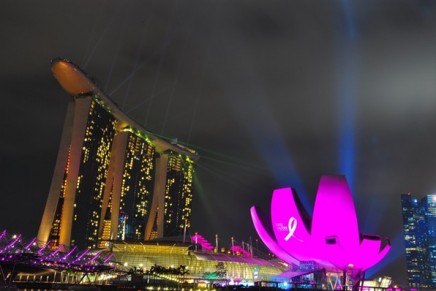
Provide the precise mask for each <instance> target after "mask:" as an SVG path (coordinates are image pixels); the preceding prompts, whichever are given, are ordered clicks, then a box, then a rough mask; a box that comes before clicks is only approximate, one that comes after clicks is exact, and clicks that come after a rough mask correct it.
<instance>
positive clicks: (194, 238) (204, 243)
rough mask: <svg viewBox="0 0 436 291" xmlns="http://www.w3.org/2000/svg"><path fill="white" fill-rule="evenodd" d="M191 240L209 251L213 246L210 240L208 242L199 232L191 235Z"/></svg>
mask: <svg viewBox="0 0 436 291" xmlns="http://www.w3.org/2000/svg"><path fill="white" fill-rule="evenodd" d="M191 242H193V243H196V244H199V245H200V246H201V247H202V248H203V249H205V250H208V251H211V250H213V246H212V244H211V243H210V242H208V241H207V240H206V239H205V238H204V237H203V236H201V235H200V234H197V233H196V234H195V235H193V236H191Z"/></svg>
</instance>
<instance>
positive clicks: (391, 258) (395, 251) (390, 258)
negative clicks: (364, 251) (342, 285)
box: [366, 232, 404, 278]
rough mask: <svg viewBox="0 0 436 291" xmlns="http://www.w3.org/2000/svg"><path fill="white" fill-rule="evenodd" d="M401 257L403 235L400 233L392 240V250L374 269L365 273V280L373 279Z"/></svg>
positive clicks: (402, 253)
mask: <svg viewBox="0 0 436 291" xmlns="http://www.w3.org/2000/svg"><path fill="white" fill-rule="evenodd" d="M403 255H404V237H403V234H402V233H401V232H400V233H398V234H397V235H396V236H395V238H394V239H393V241H392V248H391V250H390V251H389V253H388V254H387V255H386V257H385V258H384V259H383V260H382V261H381V262H379V263H378V264H376V265H375V266H374V267H372V268H371V269H368V270H367V271H366V277H367V278H372V277H374V276H375V275H377V274H378V273H379V272H380V271H382V270H383V269H384V268H386V267H387V266H389V265H391V264H393V263H394V262H396V261H397V260H398V259H399V258H401V257H402V256H403Z"/></svg>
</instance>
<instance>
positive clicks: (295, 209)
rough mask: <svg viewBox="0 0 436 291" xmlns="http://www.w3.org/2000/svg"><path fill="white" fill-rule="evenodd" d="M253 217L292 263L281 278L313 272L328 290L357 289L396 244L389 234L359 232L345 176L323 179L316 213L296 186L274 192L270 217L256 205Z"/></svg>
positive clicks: (259, 230)
mask: <svg viewBox="0 0 436 291" xmlns="http://www.w3.org/2000/svg"><path fill="white" fill-rule="evenodd" d="M251 216H252V220H253V223H254V227H255V228H256V231H257V233H258V234H259V236H260V238H261V239H262V240H263V242H264V243H265V245H266V246H267V247H268V248H269V249H270V250H271V252H272V253H274V254H275V255H276V256H277V257H278V258H280V259H282V260H283V261H285V262H286V263H287V264H289V271H288V272H286V273H284V274H282V277H289V278H292V277H302V276H306V278H307V275H308V274H309V275H312V277H310V280H316V281H321V282H317V285H319V284H321V285H323V286H325V288H327V289H337V288H341V289H342V288H344V287H349V288H350V289H351V288H357V287H358V285H359V282H361V281H362V280H364V277H365V271H366V270H367V269H368V268H370V267H372V266H374V265H375V264H377V263H378V262H379V261H381V260H382V259H383V257H384V256H385V255H386V254H387V253H388V252H389V250H390V248H391V245H390V242H389V240H388V239H387V238H385V237H382V236H379V235H374V234H364V233H361V232H360V231H359V226H358V221H357V215H356V210H355V207H354V202H353V197H352V195H351V191H350V188H349V186H348V183H347V181H346V179H345V177H343V176H323V177H322V178H321V181H320V183H319V186H318V191H317V195H316V199H315V205H314V209H313V215H312V216H310V215H309V214H308V213H307V211H306V209H305V208H304V207H303V205H302V203H301V202H300V199H299V198H298V195H297V193H296V191H295V190H294V189H292V188H281V189H277V190H275V191H274V192H273V196H272V201H271V217H270V219H269V220H268V219H266V218H265V216H263V214H262V213H261V212H260V210H259V209H258V208H257V207H256V206H253V207H252V208H251ZM313 274H322V275H321V276H319V275H318V276H314V275H313ZM315 277H316V278H315ZM300 280H301V278H300Z"/></svg>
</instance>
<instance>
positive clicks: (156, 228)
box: [38, 59, 199, 248]
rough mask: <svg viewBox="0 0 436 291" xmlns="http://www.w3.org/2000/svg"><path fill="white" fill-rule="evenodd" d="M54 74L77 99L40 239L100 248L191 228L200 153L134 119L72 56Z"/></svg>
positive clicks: (71, 108) (68, 119)
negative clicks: (121, 241)
mask: <svg viewBox="0 0 436 291" xmlns="http://www.w3.org/2000/svg"><path fill="white" fill-rule="evenodd" d="M52 72H53V74H54V76H55V78H56V79H57V80H58V82H59V83H60V84H61V86H62V87H63V88H64V89H65V91H67V92H68V93H69V94H71V95H72V96H73V101H72V102H71V103H70V105H69V107H68V110H67V114H66V118H65V123H64V129H63V133H62V137H61V143H60V146H59V152H58V157H57V162H56V166H55V170H54V174H53V178H52V183H51V186H50V190H49V195H48V199H47V203H46V207H45V210H44V214H43V217H42V220H41V225H40V228H39V232H38V240H39V241H40V242H41V243H45V242H50V244H51V245H52V246H59V245H64V246H66V247H69V246H71V245H78V246H80V247H93V248H94V247H99V246H103V245H104V244H105V242H107V241H108V240H130V241H141V240H147V239H151V238H156V237H164V236H174V235H180V234H181V233H182V232H183V230H184V229H185V228H189V226H190V219H191V202H192V177H193V172H194V162H195V161H197V160H198V158H199V156H198V155H197V153H196V152H194V151H193V150H191V149H189V148H186V147H184V146H182V145H179V144H177V143H170V142H168V141H166V140H163V139H161V138H158V137H156V136H155V135H153V134H152V133H151V132H148V131H147V130H145V129H144V128H143V127H141V126H140V125H138V124H137V123H136V122H134V121H133V120H131V119H130V118H129V117H127V116H126V115H125V114H124V113H123V112H122V111H121V110H120V109H119V108H118V106H116V105H115V104H114V103H113V102H112V101H111V100H110V99H109V98H108V97H107V96H106V95H105V94H104V93H103V92H101V91H100V90H99V89H98V87H97V86H96V85H95V84H94V83H93V82H92V81H91V80H90V79H89V78H88V77H87V76H86V74H85V73H83V72H82V71H81V70H80V69H79V68H78V67H77V66H76V65H74V64H73V63H71V62H70V61H67V60H61V59H58V60H54V61H53V62H52Z"/></svg>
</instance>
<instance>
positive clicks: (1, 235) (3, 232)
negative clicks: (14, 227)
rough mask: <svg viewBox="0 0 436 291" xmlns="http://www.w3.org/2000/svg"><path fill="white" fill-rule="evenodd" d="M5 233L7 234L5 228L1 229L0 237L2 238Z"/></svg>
mask: <svg viewBox="0 0 436 291" xmlns="http://www.w3.org/2000/svg"><path fill="white" fill-rule="evenodd" d="M6 234H7V232H6V230H3V231H2V233H1V234H0V239H4V237H5V236H6Z"/></svg>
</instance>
